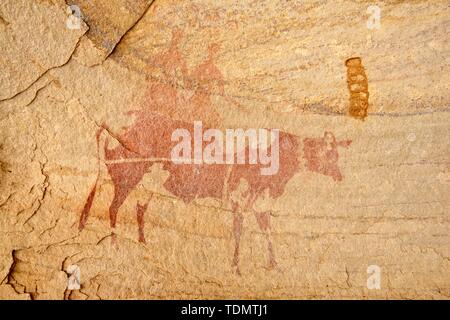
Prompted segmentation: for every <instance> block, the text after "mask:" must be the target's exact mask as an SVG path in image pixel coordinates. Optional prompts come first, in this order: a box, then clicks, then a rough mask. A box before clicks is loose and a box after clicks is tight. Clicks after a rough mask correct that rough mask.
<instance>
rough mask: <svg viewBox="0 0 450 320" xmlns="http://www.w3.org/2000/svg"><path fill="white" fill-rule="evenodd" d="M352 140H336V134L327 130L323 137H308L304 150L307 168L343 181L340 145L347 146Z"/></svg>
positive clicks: (304, 143)
mask: <svg viewBox="0 0 450 320" xmlns="http://www.w3.org/2000/svg"><path fill="white" fill-rule="evenodd" d="M351 143H352V141H351V140H343V141H336V138H335V137H334V134H333V133H331V132H325V133H324V135H323V137H321V138H306V139H304V140H303V152H304V158H305V160H306V168H307V169H308V170H309V171H312V172H317V173H320V174H323V175H326V176H330V177H332V178H333V179H334V180H336V181H342V179H343V176H342V173H341V170H340V169H339V166H338V160H339V153H338V147H345V148H347V147H348V146H349V145H350V144H351Z"/></svg>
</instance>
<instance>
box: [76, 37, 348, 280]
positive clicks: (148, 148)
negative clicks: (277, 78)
mask: <svg viewBox="0 0 450 320" xmlns="http://www.w3.org/2000/svg"><path fill="white" fill-rule="evenodd" d="M181 37H182V33H181V32H180V31H179V30H175V31H174V32H173V34H172V41H171V44H170V47H169V48H168V49H167V50H166V51H164V52H163V53H161V54H159V55H157V56H156V57H155V58H154V59H150V60H151V61H154V63H155V64H157V67H159V68H160V69H161V73H162V74H163V75H164V81H150V83H149V86H148V91H147V93H146V95H145V97H146V100H145V102H144V103H143V105H142V108H141V109H139V110H136V111H133V112H128V113H127V116H133V117H134V124H133V125H132V126H130V127H129V128H127V129H126V130H125V131H124V132H123V133H122V134H120V135H119V136H115V139H116V140H117V141H118V142H119V145H118V146H116V147H114V148H110V147H109V146H108V144H109V140H108V138H106V139H105V140H104V141H105V143H104V145H103V146H101V145H100V141H101V139H100V137H101V135H102V133H104V132H105V131H108V130H109V129H108V126H107V124H103V126H102V127H101V128H100V129H99V130H98V132H97V134H96V141H97V147H98V149H99V150H98V155H99V156H98V157H99V159H98V161H99V164H101V163H105V164H106V167H107V170H108V173H109V176H110V178H111V179H112V181H113V184H114V197H113V199H112V202H111V205H110V207H109V219H110V227H111V229H112V233H111V234H112V236H113V241H114V242H115V241H116V240H115V237H116V236H115V233H114V229H115V228H116V225H117V214H118V211H119V208H120V207H121V205H122V204H123V203H124V201H125V200H126V199H127V197H128V195H129V194H130V192H131V191H132V190H133V189H134V188H135V187H136V186H137V185H138V184H139V182H141V180H142V178H143V176H144V175H145V174H146V173H148V172H149V171H150V170H151V167H152V166H153V165H155V164H156V163H162V164H163V169H164V170H166V171H167V172H168V173H169V176H168V178H167V180H166V181H165V182H164V184H163V187H164V188H165V189H166V190H167V191H169V192H170V193H171V194H173V195H174V196H176V197H178V198H179V199H182V200H183V201H184V202H185V203H190V202H191V201H193V200H195V199H198V198H213V199H217V200H220V201H221V202H222V203H223V206H224V207H230V208H231V211H232V213H233V225H232V230H233V235H234V241H235V250H234V254H233V260H232V261H233V262H232V266H233V267H234V268H235V270H236V273H237V274H240V269H239V249H240V238H241V234H242V231H243V228H242V226H243V220H244V216H243V214H242V213H243V212H247V211H251V212H253V213H254V216H255V218H256V221H257V223H258V226H259V228H260V230H261V231H262V232H264V233H265V234H266V236H267V251H268V257H269V261H268V267H269V268H274V267H276V266H277V262H276V258H275V252H274V249H273V245H272V239H271V237H270V229H271V226H270V217H271V212H270V210H266V211H262V212H259V211H257V210H255V209H254V204H255V202H256V201H257V200H258V198H259V197H262V196H263V195H264V194H266V192H267V191H268V194H269V196H270V198H272V199H276V198H278V197H280V196H282V195H283V192H284V189H285V186H286V184H287V183H288V182H289V181H290V180H291V178H292V177H293V176H294V175H296V174H297V173H299V171H300V170H301V159H302V158H304V159H305V160H306V164H305V169H306V170H309V171H311V172H314V173H318V174H321V175H326V176H329V177H331V178H332V179H330V183H335V181H341V180H342V179H343V175H342V173H341V171H340V169H339V165H338V160H339V153H338V147H348V146H349V145H350V143H351V140H345V141H337V140H336V138H335V136H334V134H333V133H331V132H329V131H327V132H325V133H324V136H323V137H319V138H304V139H303V150H302V148H301V143H302V139H301V138H300V137H298V136H296V135H294V134H290V133H288V132H283V131H280V135H279V170H278V172H277V173H276V174H274V175H261V170H260V169H261V165H260V164H175V163H173V162H172V161H171V160H170V153H171V150H172V149H173V148H174V145H175V144H174V142H172V140H171V136H172V133H173V132H174V131H175V130H177V129H186V130H188V131H189V132H190V133H191V136H194V124H193V122H194V121H196V120H201V121H204V122H205V123H206V124H207V125H208V126H210V127H212V126H214V125H216V126H217V125H219V123H220V116H219V114H218V113H217V112H216V111H215V108H214V105H213V103H212V100H211V95H213V94H220V95H222V96H224V85H223V83H224V79H223V76H222V74H221V72H220V70H219V69H218V68H217V66H215V64H214V57H215V55H216V54H217V53H218V50H219V45H217V44H211V45H209V46H208V56H207V58H206V61H204V62H203V63H201V64H200V65H199V66H198V67H196V68H195V69H194V71H193V72H191V73H190V72H189V70H188V68H187V65H186V62H185V61H184V58H183V56H182V54H181V53H180V51H179V49H178V43H179V41H180V39H181ZM180 79H181V80H182V81H183V83H185V84H187V85H188V86H193V87H194V90H193V91H194V94H193V95H192V96H191V97H190V98H186V97H185V96H183V95H182V94H180V93H179V91H180V90H179V88H178V85H179V81H180ZM180 114H181V115H183V117H184V118H185V119H186V118H187V119H189V120H191V121H184V120H177V119H176V118H177V117H179V115H180ZM203 143H204V142H203ZM101 148H102V149H103V151H104V155H105V156H104V159H101V158H100V154H101V153H102V152H101V151H102V150H100V149H101ZM249 148H250V147H249V146H247V147H246V152H245V154H249ZM270 149H271V147H269V151H270ZM302 151H303V156H302ZM242 181H244V183H245V189H244V190H241V189H239V187H240V184H241V182H242ZM98 182H99V179H98V176H97V180H96V182H95V185H94V187H93V188H92V191H91V193H90V194H89V196H88V198H87V200H86V204H85V206H84V209H83V212H82V214H81V217H80V222H79V229H80V230H82V229H83V228H84V227H85V225H86V223H87V221H88V216H89V211H90V209H91V206H92V203H93V201H94V197H95V193H96V190H97V184H98ZM238 189H239V192H240V193H241V194H240V197H239V199H240V200H239V201H237V200H235V199H233V198H232V197H231V194H232V193H233V192H236V191H238ZM149 199H150V200H151V197H150V198H149ZM150 200H148V201H147V202H145V203H139V202H137V203H136V212H135V214H136V220H137V224H138V238H139V241H140V242H142V243H145V242H146V240H145V234H144V224H145V221H144V213H145V211H146V210H151V201H150Z"/></svg>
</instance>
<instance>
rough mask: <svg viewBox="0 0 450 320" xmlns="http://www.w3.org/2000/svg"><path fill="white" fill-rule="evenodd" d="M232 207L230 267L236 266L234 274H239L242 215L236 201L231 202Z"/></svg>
mask: <svg viewBox="0 0 450 320" xmlns="http://www.w3.org/2000/svg"><path fill="white" fill-rule="evenodd" d="M232 208H233V235H234V255H233V263H232V267H234V268H236V274H238V275H241V271H240V269H239V246H240V242H241V233H242V225H243V222H244V216H243V214H242V213H241V212H240V211H239V205H238V204H237V203H233V204H232Z"/></svg>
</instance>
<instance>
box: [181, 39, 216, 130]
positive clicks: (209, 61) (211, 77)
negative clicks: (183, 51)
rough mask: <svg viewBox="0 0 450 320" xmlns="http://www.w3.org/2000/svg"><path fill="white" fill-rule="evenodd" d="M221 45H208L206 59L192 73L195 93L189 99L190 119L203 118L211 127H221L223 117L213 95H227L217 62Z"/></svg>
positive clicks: (191, 120)
mask: <svg viewBox="0 0 450 320" xmlns="http://www.w3.org/2000/svg"><path fill="white" fill-rule="evenodd" d="M218 52H219V45H217V44H215V43H213V44H211V45H210V46H209V47H208V57H207V58H206V61H205V62H203V63H201V64H200V65H198V66H197V67H196V68H195V69H194V70H193V72H192V73H191V74H190V85H191V88H192V90H194V94H193V96H192V97H191V99H190V101H189V108H188V112H189V116H188V117H189V118H188V121H190V122H193V121H199V120H201V121H202V122H203V123H205V124H206V125H207V126H209V127H211V128H219V127H220V126H221V124H222V119H221V116H220V115H219V113H218V112H217V110H216V108H215V107H214V104H213V100H212V98H211V97H212V96H221V97H224V96H225V89H224V80H223V75H222V72H221V71H220V70H219V68H218V67H217V66H216V64H215V60H216V57H217V54H218Z"/></svg>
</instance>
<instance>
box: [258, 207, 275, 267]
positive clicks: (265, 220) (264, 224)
mask: <svg viewBox="0 0 450 320" xmlns="http://www.w3.org/2000/svg"><path fill="white" fill-rule="evenodd" d="M255 217H256V221H257V222H258V225H259V229H260V230H261V231H262V232H264V234H265V236H266V239H267V251H268V253H269V265H268V268H269V269H275V268H276V267H277V261H276V259H275V253H274V250H273V244H272V236H271V232H270V231H271V230H270V212H269V211H266V212H255Z"/></svg>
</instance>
